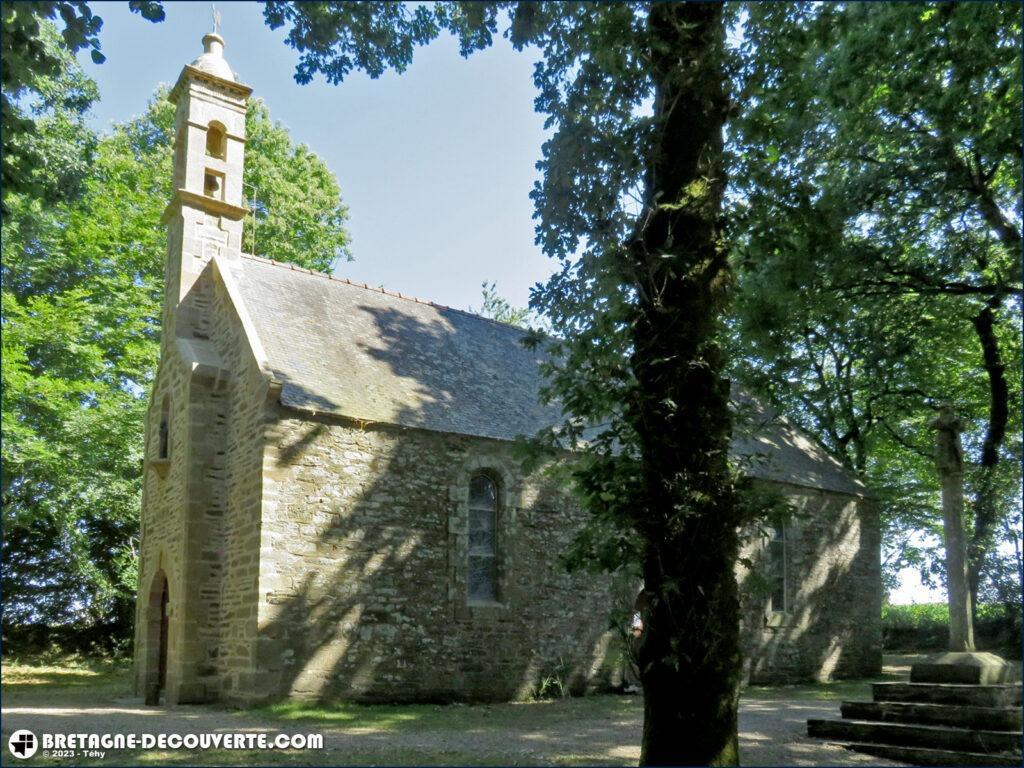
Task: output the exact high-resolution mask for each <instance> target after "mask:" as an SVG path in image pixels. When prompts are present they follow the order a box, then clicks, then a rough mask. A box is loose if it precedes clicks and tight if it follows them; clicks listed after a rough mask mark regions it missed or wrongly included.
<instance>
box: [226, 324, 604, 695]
mask: <svg viewBox="0 0 1024 768" xmlns="http://www.w3.org/2000/svg"><path fill="white" fill-rule="evenodd" d="M363 309H364V310H365V311H367V312H373V313H375V318H376V322H377V323H378V330H379V333H380V339H381V346H380V347H376V346H375V347H374V348H372V349H367V350H366V351H367V352H368V353H369V354H371V355H373V356H374V357H376V358H377V359H380V360H383V361H386V362H387V364H388V366H389V368H390V370H391V372H392V375H393V376H394V377H399V378H403V379H411V380H412V381H413V383H414V387H413V391H414V392H415V393H416V400H417V401H418V402H416V403H415V405H412V404H410V403H408V402H401V403H396V412H395V417H394V419H393V420H394V421H396V422H398V423H402V424H436V423H438V422H439V421H446V422H447V423H451V424H454V425H455V426H456V427H458V425H459V411H458V409H459V407H460V400H461V399H462V398H463V397H472V398H473V399H474V400H476V401H477V402H479V400H480V398H482V397H484V396H485V394H486V391H487V389H488V387H489V384H490V381H491V380H492V379H493V377H494V376H496V375H498V372H497V371H494V370H489V369H487V368H486V367H482V368H481V369H480V370H477V371H474V372H469V373H468V374H467V375H466V376H464V377H460V378H459V380H458V381H453V382H446V381H444V380H443V378H442V377H440V376H439V374H438V371H437V370H436V369H434V368H433V367H432V364H431V363H432V361H431V358H430V356H429V354H428V353H427V351H426V350H438V349H440V350H442V351H443V350H445V349H446V348H448V347H450V346H453V345H466V344H469V345H472V344H473V343H475V340H467V339H461V338H459V336H458V334H459V330H458V327H457V326H452V327H445V326H444V324H442V323H440V322H437V323H431V324H426V323H423V322H422V321H421V320H419V319H418V318H416V317H413V316H411V315H406V314H403V313H402V312H400V311H398V310H395V309H389V310H386V311H383V310H379V309H375V308H370V307H365V308H363ZM286 384H287V382H286ZM290 386H292V387H293V388H295V387H296V386H297V385H296V384H290ZM467 390H468V391H469V394H468V395H467V394H466V392H467ZM395 394H396V393H395V391H394V390H393V389H390V388H389V386H388V382H386V381H382V382H381V387H380V389H379V390H377V391H375V392H372V393H366V395H367V396H372V397H375V398H384V399H386V398H388V397H393V396H395ZM297 396H298V397H300V398H301V397H302V396H303V393H301V392H298V393H297ZM318 397H319V396H318ZM321 400H322V398H321ZM320 405H321V407H323V408H325V409H332V408H334V405H335V404H333V403H321V404H320ZM505 405H507V404H505ZM273 417H275V418H276V419H279V421H278V422H277V423H276V424H271V425H270V426H269V427H268V435H269V438H268V448H267V451H268V453H267V456H268V459H267V464H266V466H265V478H266V479H265V488H264V493H265V499H266V501H265V503H264V520H263V528H264V530H263V544H262V546H263V549H262V552H261V560H262V561H263V563H262V564H261V572H262V573H263V574H264V575H263V577H262V578H261V594H260V595H259V600H260V601H261V611H260V620H259V627H258V639H257V649H256V669H255V675H254V678H253V682H254V686H253V689H252V691H251V692H250V693H248V694H247V693H246V692H245V691H244V686H241V687H242V688H243V690H239V691H238V692H237V693H238V694H239V695H240V697H241V698H244V699H248V700H251V701H256V700H267V699H276V698H284V697H291V698H309V699H327V700H329V699H356V700H368V701H451V700H455V699H508V698H516V697H524V696H528V695H529V694H530V692H532V691H535V690H536V688H537V686H538V682H539V681H540V680H542V679H543V678H545V677H546V676H550V675H558V676H560V677H561V678H564V679H563V680H562V682H563V683H564V685H565V687H566V688H567V689H569V690H573V691H575V692H581V691H582V690H583V689H584V688H585V687H586V683H587V680H589V679H592V678H594V677H595V674H594V671H595V670H597V669H599V668H600V667H601V664H602V662H603V660H604V653H605V652H606V650H607V642H606V640H607V638H605V637H604V635H605V631H606V630H607V629H608V619H607V615H608V607H609V606H608V602H609V600H608V591H607V588H606V587H607V583H608V582H607V580H602V579H597V580H594V578H593V577H591V576H584V575H575V576H570V575H569V574H568V573H566V572H564V569H563V568H562V566H561V564H560V563H559V561H558V555H559V554H560V553H561V551H562V549H563V548H564V545H565V544H567V543H568V538H569V536H570V535H571V533H572V531H573V529H574V528H575V524H574V523H573V521H572V515H578V514H581V513H580V512H579V510H576V509H574V508H572V507H570V506H569V505H567V500H566V498H565V496H564V494H562V493H560V492H559V491H558V489H556V488H554V487H552V486H550V485H549V484H540V485H538V486H537V487H533V484H532V483H527V484H526V485H528V486H529V488H526V487H525V486H524V484H523V482H522V477H521V475H520V473H519V470H518V467H517V466H513V464H514V463H513V462H512V460H511V458H510V450H509V446H508V444H507V443H499V442H498V441H495V440H488V439H486V438H473V437H467V436H464V435H460V434H441V433H435V432H426V431H423V430H420V429H403V428H401V427H394V426H388V425H365V424H364V425H360V424H356V423H352V422H350V420H347V419H344V418H339V417H337V416H332V415H323V414H318V415H313V414H300V413H297V412H294V411H289V410H286V409H284V408H281V407H275V412H274V414H273ZM472 461H475V462H476V463H477V464H481V463H483V464H487V463H488V462H491V463H493V464H494V465H495V466H500V467H501V468H502V473H503V475H504V477H505V479H504V480H503V482H505V483H509V484H514V485H515V486H516V488H515V491H516V493H515V494H513V495H514V496H515V498H517V499H521V507H519V508H515V507H514V506H512V507H510V508H508V509H504V510H502V511H501V512H499V518H500V519H503V521H504V522H503V523H499V547H506V548H507V553H508V554H509V555H510V560H509V564H508V566H507V567H508V573H507V574H505V577H504V581H503V582H502V594H501V595H500V596H499V599H500V600H501V603H503V605H482V606H470V607H467V606H466V603H465V595H464V591H462V590H461V587H460V585H459V584H457V583H454V584H453V581H452V578H451V573H452V563H451V562H450V560H451V558H452V556H453V552H454V550H453V546H452V536H453V531H452V530H450V528H451V525H450V521H451V520H452V519H453V508H454V505H455V503H456V500H455V499H453V498H452V496H453V490H452V489H453V488H457V487H458V486H457V484H456V479H455V478H457V477H458V475H459V473H460V472H462V471H463V469H462V468H463V467H465V466H466V465H467V464H468V463H472ZM502 515H504V518H502ZM503 532H504V535H503ZM227 651H228V652H229V653H230V649H227ZM226 693H227V696H226V698H234V695H233V694H231V693H230V692H226Z"/></svg>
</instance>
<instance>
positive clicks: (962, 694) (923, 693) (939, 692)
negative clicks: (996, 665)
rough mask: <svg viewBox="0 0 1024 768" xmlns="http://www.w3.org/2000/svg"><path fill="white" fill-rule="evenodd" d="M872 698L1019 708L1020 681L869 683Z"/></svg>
mask: <svg viewBox="0 0 1024 768" xmlns="http://www.w3.org/2000/svg"><path fill="white" fill-rule="evenodd" d="M871 693H872V697H873V698H874V700H875V701H906V702H920V703H922V704H959V705H962V706H965V707H1019V706H1020V705H1021V686H1020V683H1015V684H1009V685H960V684H956V683H872V684H871Z"/></svg>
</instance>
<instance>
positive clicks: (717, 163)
mask: <svg viewBox="0 0 1024 768" xmlns="http://www.w3.org/2000/svg"><path fill="white" fill-rule="evenodd" d="M648 30H649V35H650V38H649V39H650V48H649V55H650V57H651V64H652V70H653V73H654V78H655V85H656V91H655V105H654V109H655V117H656V121H657V122H656V127H655V131H654V141H653V144H652V145H651V146H650V148H649V150H650V155H649V158H648V162H647V169H646V174H645V192H644V196H645V206H644V211H643V213H642V214H641V216H640V220H639V222H638V224H637V227H636V230H635V232H634V234H633V236H632V238H631V239H630V241H629V242H628V243H627V247H626V248H625V249H624V253H623V255H622V259H621V267H622V277H623V279H624V280H625V281H627V282H628V284H629V285H630V286H633V287H635V289H636V295H637V304H636V311H635V315H634V317H633V322H632V327H631V332H632V335H633V355H632V358H631V365H632V369H633V372H634V374H635V376H636V379H637V387H636V392H635V396H634V398H633V400H632V401H631V402H630V403H629V406H628V407H629V419H630V422H631V423H632V424H633V426H634V428H635V429H636V431H637V434H638V435H639V442H640V450H641V455H642V465H643V477H642V481H643V490H642V492H641V494H640V496H641V498H639V499H637V502H638V503H637V505H636V509H635V515H636V518H635V521H634V522H635V526H636V529H637V531H638V533H639V535H640V537H641V540H642V542H643V547H644V549H643V563H642V568H643V577H644V587H645V591H646V593H647V594H646V601H645V603H646V608H645V610H644V617H643V618H644V632H643V635H642V637H641V640H640V647H639V651H638V655H639V662H640V677H641V682H642V684H643V690H644V731H643V745H642V751H641V757H640V762H641V764H643V765H735V764H737V763H738V746H737V735H736V724H737V702H738V689H739V678H740V670H741V663H740V643H739V602H738V596H737V584H736V577H735V572H734V566H735V562H736V557H737V552H738V532H737V528H738V526H739V523H740V521H739V519H738V512H737V507H736V504H735V502H734V492H733V489H732V482H731V477H730V473H729V467H728V463H727V450H728V447H729V438H730V433H731V418H730V412H729V404H728V401H729V383H728V382H727V381H725V380H724V379H723V378H722V375H721V371H722V367H723V354H722V351H721V349H720V347H719V346H718V344H717V343H716V337H717V331H718V319H719V318H720V316H721V314H722V312H723V311H724V308H725V305H726V299H727V287H728V283H729V275H728V267H727V262H726V256H725V249H724V246H723V243H722V239H721V237H722V233H721V221H720V218H721V202H722V195H723V191H724V187H725V177H724V173H723V168H722V146H723V140H722V128H723V125H724V123H725V119H726V114H727V111H728V97H727V93H726V83H725V77H724V74H723V53H724V40H725V30H724V24H723V20H722V8H721V6H720V5H719V4H717V3H679V4H673V3H656V4H654V5H653V7H652V8H651V12H650V17H649V25H648Z"/></svg>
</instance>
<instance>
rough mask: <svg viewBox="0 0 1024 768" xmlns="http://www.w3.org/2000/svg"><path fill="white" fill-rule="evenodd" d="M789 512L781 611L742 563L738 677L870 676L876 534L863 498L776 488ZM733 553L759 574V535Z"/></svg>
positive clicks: (877, 612) (875, 659)
mask: <svg viewBox="0 0 1024 768" xmlns="http://www.w3.org/2000/svg"><path fill="white" fill-rule="evenodd" d="M776 487H777V488H778V489H779V490H781V491H782V492H783V493H784V494H785V496H786V498H787V500H788V501H789V503H790V504H791V505H792V507H793V510H794V511H793V515H792V517H791V518H790V519H789V521H788V522H787V534H788V535H787V544H786V549H787V601H788V603H789V605H788V606H787V607H788V610H787V611H785V612H776V611H772V610H770V607H771V606H770V601H769V599H768V597H767V596H766V593H765V589H764V585H763V582H761V583H759V579H758V578H757V577H756V576H752V574H751V571H750V570H748V568H746V567H744V566H740V567H739V568H738V569H737V575H738V578H739V579H740V582H741V584H742V585H743V588H742V589H741V594H742V614H743V627H744V632H743V637H744V651H745V664H746V676H747V677H748V679H749V680H750V681H751V682H755V683H771V682H795V681H799V680H829V679H832V678H837V677H861V676H866V675H874V674H878V673H879V672H880V671H881V663H882V637H881V613H882V597H881V596H882V580H881V563H880V552H881V532H880V528H879V521H878V514H877V510H876V508H875V506H874V504H873V503H872V502H871V501H870V500H869V499H863V498H857V497H853V496H848V495H845V494H839V493H831V492H828V491H819V490H812V489H808V488H802V487H797V486H785V485H778V486H776ZM744 537H745V542H746V543H745V544H744V546H743V551H742V553H741V555H742V557H744V558H748V559H749V560H750V561H751V562H752V563H753V564H754V571H755V572H761V571H762V569H763V567H764V559H765V539H764V536H763V533H762V531H758V530H753V529H752V530H748V531H746V532H745V534H744Z"/></svg>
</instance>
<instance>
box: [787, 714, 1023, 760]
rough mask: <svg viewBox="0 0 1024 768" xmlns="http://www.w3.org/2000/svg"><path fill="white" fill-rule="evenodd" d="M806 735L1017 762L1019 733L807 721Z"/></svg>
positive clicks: (1018, 756) (889, 724) (839, 721)
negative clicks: (1000, 756) (1003, 755)
mask: <svg viewBox="0 0 1024 768" xmlns="http://www.w3.org/2000/svg"><path fill="white" fill-rule="evenodd" d="M807 735H808V736H815V737H817V738H821V739H832V740H834V741H847V742H858V743H862V744H894V745H897V746H903V747H928V748H931V749H949V750H954V751H958V752H981V753H985V754H993V753H1000V752H1002V753H1009V754H1015V755H1017V760H1018V762H1019V761H1020V754H1021V749H1020V741H1021V735H1020V733H1014V732H1013V731H980V730H967V729H965V728H949V727H947V726H938V725H907V724H905V723H876V722H870V721H868V720H808V721H807Z"/></svg>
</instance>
